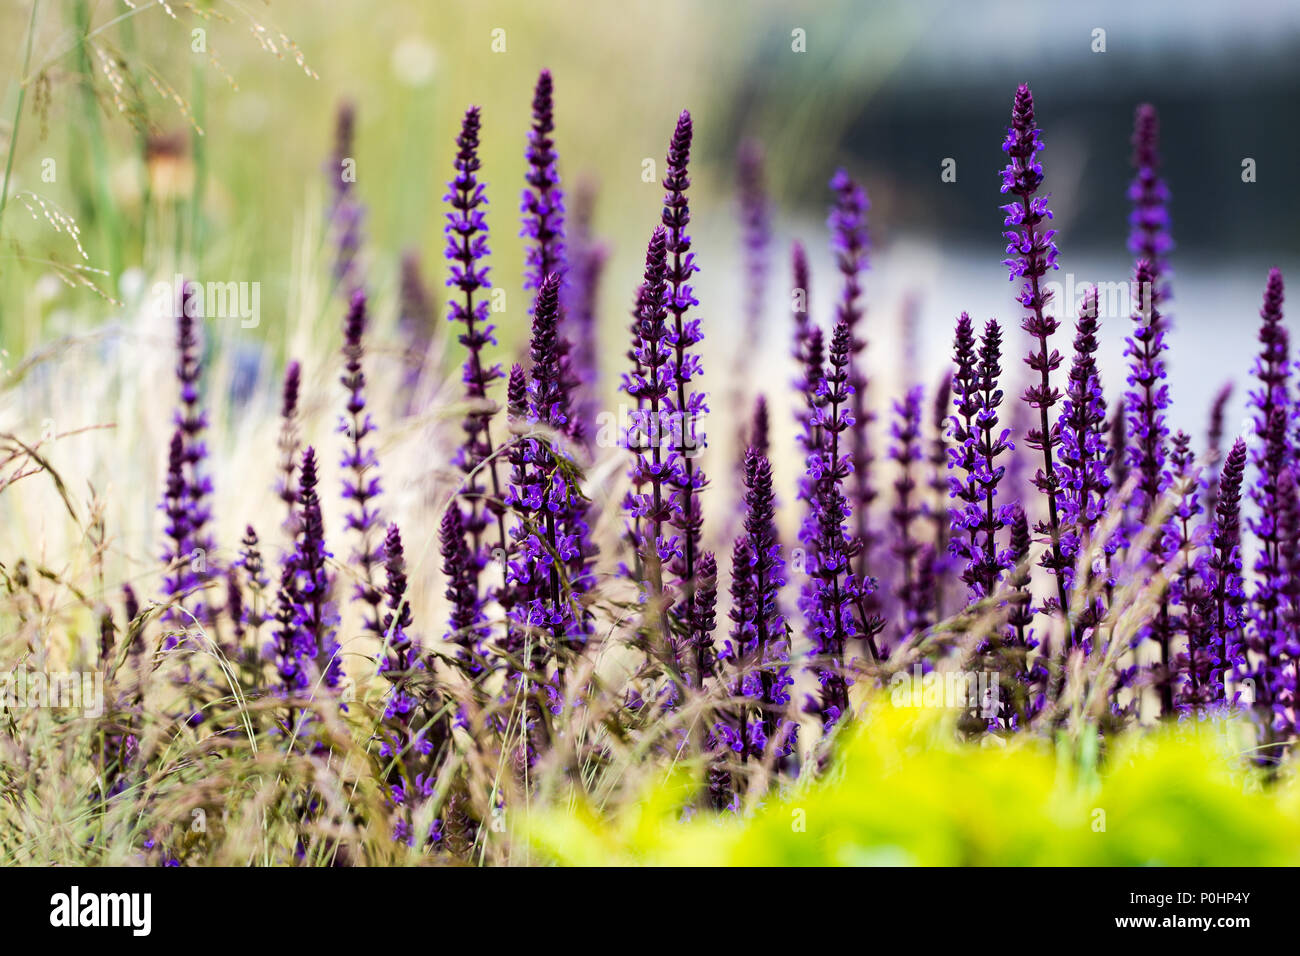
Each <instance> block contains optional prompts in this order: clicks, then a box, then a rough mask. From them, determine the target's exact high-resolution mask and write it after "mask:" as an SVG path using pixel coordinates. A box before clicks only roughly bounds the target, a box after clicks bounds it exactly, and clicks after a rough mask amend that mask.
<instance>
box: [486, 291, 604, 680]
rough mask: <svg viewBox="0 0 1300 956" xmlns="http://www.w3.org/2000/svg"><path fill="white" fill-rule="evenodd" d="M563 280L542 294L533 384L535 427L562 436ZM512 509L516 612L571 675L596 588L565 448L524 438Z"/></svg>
mask: <svg viewBox="0 0 1300 956" xmlns="http://www.w3.org/2000/svg"><path fill="white" fill-rule="evenodd" d="M559 287H560V280H559V276H556V275H549V276H547V277H546V278H545V279H544V280H543V281H542V286H541V288H540V289H539V290H538V292H537V301H536V304H535V307H534V311H533V336H532V344H531V348H530V355H531V357H532V360H533V367H532V372H531V374H530V377H529V381H528V399H527V418H528V424H529V425H532V426H540V427H541V428H542V429H544V430H545V431H547V432H550V433H553V435H556V436H562V435H563V434H564V426H565V423H566V422H567V421H568V407H567V394H566V392H565V390H564V385H563V377H562V371H563V363H562V360H561V356H560V349H559V332H558V322H559V308H560V307H559ZM518 442H519V445H520V447H519V451H518V454H517V456H516V458H515V459H514V460H515V462H516V466H517V467H516V469H515V472H514V474H512V476H511V485H510V488H509V490H508V491H507V494H506V504H507V505H509V506H511V507H513V508H514V509H515V510H516V511H517V512H518V513H519V515H520V523H519V525H518V526H517V527H516V529H515V540H516V549H515V552H514V555H513V556H512V558H511V560H510V563H509V564H510V576H511V580H512V582H513V583H514V585H515V586H516V588H517V589H519V593H520V594H521V595H525V597H524V599H523V600H522V601H521V602H520V603H519V604H518V605H516V606H515V607H514V608H512V613H513V614H514V615H515V620H516V621H517V622H518V623H519V624H520V625H524V626H533V627H539V626H540V627H542V629H544V630H545V631H548V632H549V633H550V635H551V640H552V646H551V652H552V654H554V656H555V659H556V662H557V666H558V667H559V668H560V669H561V671H562V670H563V667H564V665H565V663H566V661H567V660H568V659H569V658H570V657H571V656H572V655H573V654H574V653H576V652H577V651H578V650H580V649H581V648H582V646H583V645H584V644H586V642H587V639H588V638H589V636H590V634H591V620H590V613H589V612H588V611H587V610H586V609H585V607H584V606H583V604H582V602H581V596H582V594H584V593H585V592H586V591H587V590H588V589H589V588H590V587H591V584H592V576H591V568H590V561H591V555H592V553H593V551H592V548H591V544H590V542H589V540H588V530H587V524H586V520H585V511H586V504H585V501H584V500H583V497H582V493H581V491H580V490H579V489H578V488H577V487H576V484H575V483H576V481H578V480H580V478H581V473H580V472H579V470H578V468H577V466H576V465H575V463H574V462H573V461H572V460H571V459H569V458H567V457H566V455H565V453H564V451H563V449H562V448H561V447H559V446H558V442H557V438H555V437H551V436H549V435H548V436H546V437H539V438H532V437H521V438H520V439H518Z"/></svg>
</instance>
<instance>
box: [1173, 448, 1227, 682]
mask: <svg viewBox="0 0 1300 956" xmlns="http://www.w3.org/2000/svg"><path fill="white" fill-rule="evenodd" d="M1169 464H1170V471H1171V479H1172V480H1171V482H1170V491H1171V492H1172V493H1173V495H1174V497H1175V498H1176V499H1177V502H1178V503H1177V505H1176V506H1175V508H1174V514H1173V518H1172V520H1171V522H1170V529H1169V533H1168V539H1169V540H1168V544H1167V545H1166V546H1165V547H1166V550H1167V551H1168V552H1169V553H1170V555H1171V556H1172V557H1173V563H1172V568H1171V570H1172V575H1173V579H1172V581H1171V582H1170V586H1169V605H1170V608H1171V609H1172V610H1173V611H1176V612H1181V613H1178V614H1177V615H1176V616H1175V617H1174V621H1173V625H1172V627H1171V632H1172V633H1181V634H1182V636H1183V639H1184V650H1183V651H1182V652H1178V653H1175V654H1174V656H1173V658H1172V660H1171V661H1170V666H1171V670H1172V671H1173V673H1172V674H1171V680H1173V681H1174V682H1175V687H1174V706H1175V708H1185V707H1186V706H1188V705H1193V706H1194V705H1196V704H1199V703H1201V702H1202V701H1201V697H1202V690H1201V688H1202V686H1203V685H1204V683H1205V679H1206V678H1205V672H1206V671H1207V670H1209V669H1212V668H1213V667H1214V666H1215V665H1217V664H1218V662H1217V661H1214V660H1212V659H1210V660H1204V659H1203V658H1206V657H1208V655H1207V654H1206V653H1205V652H1206V651H1208V650H1211V649H1212V647H1213V643H1212V641H1211V639H1210V638H1211V633H1212V632H1211V631H1210V626H1209V625H1210V622H1209V614H1208V611H1209V607H1208V602H1207V594H1206V592H1205V589H1204V586H1203V582H1202V581H1201V579H1200V576H1199V575H1198V574H1197V570H1198V569H1197V566H1196V565H1197V560H1198V559H1197V555H1199V554H1200V552H1201V550H1202V548H1203V547H1204V545H1205V543H1206V539H1207V532H1206V529H1205V528H1204V527H1203V526H1201V525H1200V524H1199V523H1198V522H1197V517H1198V516H1199V515H1200V514H1202V513H1203V509H1202V507H1201V502H1200V495H1201V491H1202V488H1203V477H1202V473H1201V467H1200V466H1199V465H1198V464H1197V463H1196V456H1195V454H1194V453H1193V452H1192V439H1191V436H1190V435H1188V434H1187V433H1186V432H1184V431H1179V432H1177V433H1176V434H1175V435H1174V436H1173V439H1172V440H1171V442H1170V452H1169ZM1184 675H1185V678H1186V679H1185V681H1180V680H1179V678H1180V677H1183V676H1184Z"/></svg>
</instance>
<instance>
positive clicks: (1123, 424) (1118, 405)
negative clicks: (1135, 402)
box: [1107, 395, 1129, 491]
mask: <svg viewBox="0 0 1300 956" xmlns="http://www.w3.org/2000/svg"><path fill="white" fill-rule="evenodd" d="M1127 399H1128V396H1127V395H1121V396H1120V397H1119V399H1118V400H1117V401H1116V402H1115V407H1114V409H1112V410H1111V413H1110V423H1109V425H1108V426H1107V427H1108V428H1109V429H1110V486H1111V487H1112V488H1115V489H1117V490H1121V491H1122V490H1123V489H1124V488H1125V486H1126V485H1128V479H1129V463H1128V406H1127V405H1126V402H1127Z"/></svg>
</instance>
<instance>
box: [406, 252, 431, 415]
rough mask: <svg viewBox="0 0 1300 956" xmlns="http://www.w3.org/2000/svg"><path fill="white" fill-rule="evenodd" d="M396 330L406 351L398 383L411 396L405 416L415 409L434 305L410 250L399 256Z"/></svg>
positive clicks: (417, 256) (417, 261) (416, 260)
mask: <svg viewBox="0 0 1300 956" xmlns="http://www.w3.org/2000/svg"><path fill="white" fill-rule="evenodd" d="M397 329H398V332H399V333H400V334H401V336H402V344H403V346H404V347H405V349H406V365H405V371H404V373H403V375H402V384H403V387H404V388H405V389H406V391H407V393H408V394H409V395H410V396H411V398H410V399H409V400H408V402H407V405H406V413H407V414H408V415H409V414H412V413H414V412H415V411H416V410H417V409H416V407H415V394H414V393H415V391H416V386H417V385H419V382H420V376H421V374H422V372H423V370H424V365H425V359H426V357H427V356H428V355H429V349H430V348H432V347H433V341H434V337H435V335H436V334H437V305H436V304H435V303H434V301H433V297H432V295H431V294H430V292H429V289H428V287H427V286H426V285H425V283H424V276H423V275H422V274H421V272H420V257H419V254H418V253H416V252H415V251H414V250H407V251H406V252H405V253H403V254H402V271H401V279H400V283H399V286H398V311H397Z"/></svg>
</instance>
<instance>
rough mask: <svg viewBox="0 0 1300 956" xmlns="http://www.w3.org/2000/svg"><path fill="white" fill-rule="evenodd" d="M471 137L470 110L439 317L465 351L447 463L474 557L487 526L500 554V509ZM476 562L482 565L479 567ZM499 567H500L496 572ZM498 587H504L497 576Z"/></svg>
mask: <svg viewBox="0 0 1300 956" xmlns="http://www.w3.org/2000/svg"><path fill="white" fill-rule="evenodd" d="M478 135H479V110H478V107H477V106H471V107H470V108H469V109H467V110H466V111H465V118H464V120H463V121H462V123H461V132H460V136H459V137H458V138H457V140H456V145H457V147H458V149H457V152H456V175H455V177H454V178H453V179H452V180H451V182H450V183H448V185H447V195H446V197H445V200H446V202H447V203H448V205H450V206H451V211H450V212H448V213H447V225H446V227H445V228H444V230H443V231H444V232H445V233H446V236H447V249H446V257H447V260H448V261H449V263H450V276H449V277H448V279H447V285H448V286H449V287H451V288H454V289H455V290H456V292H457V293H458V294H459V296H458V297H457V296H456V295H453V296H452V297H451V298H450V299H449V301H448V303H447V309H448V315H447V318H448V319H449V320H450V321H452V322H459V323H460V324H461V325H462V326H463V330H462V332H461V333H460V336H459V337H458V341H459V342H460V344H461V345H463V346H465V351H466V356H465V364H464V366H463V368H462V370H461V381H462V382H463V383H464V385H465V398H466V399H467V401H468V402H469V404H470V406H471V409H470V411H469V412H468V413H467V414H466V416H465V420H464V423H463V424H462V425H461V428H462V429H463V430H464V432H465V441H464V443H463V444H462V445H461V447H460V449H459V450H458V451H457V453H456V458H455V463H456V465H457V467H459V468H460V470H461V471H462V472H464V474H465V479H464V481H463V482H462V483H461V489H460V499H461V501H462V502H463V505H462V508H463V516H464V526H465V533H466V534H467V535H468V536H469V539H470V547H471V548H472V550H473V551H474V553H475V554H476V555H479V554H480V552H482V551H485V550H486V544H485V542H484V537H485V533H486V530H487V527H488V524H489V523H493V522H495V524H496V528H497V534H496V544H497V546H498V547H499V549H500V554H502V555H505V554H506V553H507V542H508V539H507V537H506V523H505V513H504V509H503V507H502V505H501V500H502V497H501V480H500V475H499V474H498V470H497V463H496V456H495V455H494V454H493V448H492V435H491V432H490V426H491V423H492V415H493V412H494V411H495V409H494V408H493V406H492V405H491V403H490V401H489V399H488V397H487V393H488V387H489V386H490V385H491V384H492V383H493V382H495V381H496V380H497V379H499V378H501V377H502V376H503V373H502V371H501V366H500V365H488V364H487V363H486V360H485V357H484V355H483V352H484V349H485V348H486V346H488V345H495V344H496V339H495V338H494V337H493V334H492V332H493V327H492V325H491V324H490V323H489V322H488V316H489V314H490V312H489V303H488V299H487V296H486V294H485V293H486V291H487V290H488V289H489V288H491V283H490V282H489V281H488V267H487V266H486V265H485V264H484V261H485V260H486V259H487V256H488V234H487V220H486V219H485V218H484V214H483V207H484V206H485V205H487V196H486V195H485V192H484V188H483V184H482V183H480V182H479V181H478V170H479V165H480V163H479V158H478V145H479V144H478ZM481 293H483V295H480V294H481ZM484 476H486V478H485V477H484ZM485 480H486V481H487V482H488V483H489V484H490V486H491V493H490V494H489V492H488V489H487V487H485V485H484V481H485ZM479 560H480V561H481V563H482V564H483V565H484V566H485V565H486V563H487V562H486V560H483V559H482V558H480V559H479ZM504 566H505V565H504V562H502V567H503V569H504ZM502 583H503V584H505V583H506V582H505V578H504V570H503V578H502Z"/></svg>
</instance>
